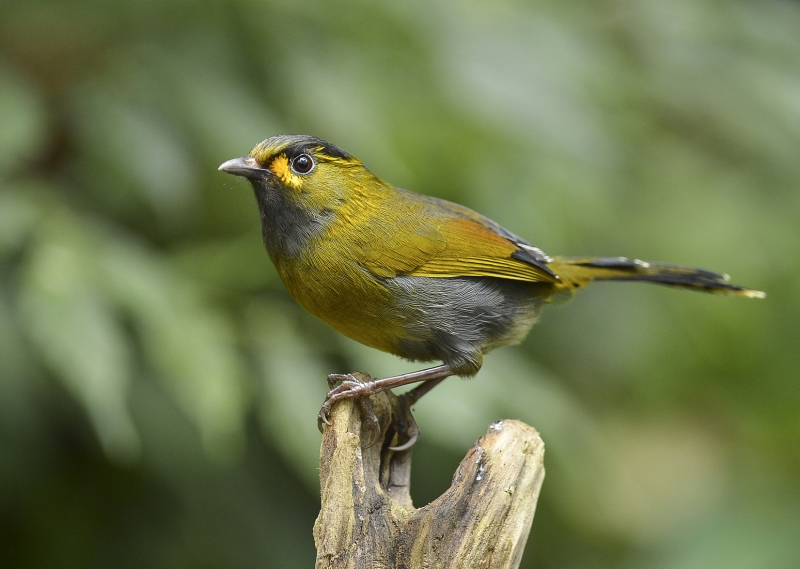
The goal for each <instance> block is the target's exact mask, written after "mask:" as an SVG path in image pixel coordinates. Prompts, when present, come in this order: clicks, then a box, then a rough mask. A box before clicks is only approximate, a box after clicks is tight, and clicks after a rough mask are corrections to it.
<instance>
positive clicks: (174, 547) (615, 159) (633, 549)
mask: <svg viewBox="0 0 800 569" xmlns="http://www.w3.org/2000/svg"><path fill="white" fill-rule="evenodd" d="M279 133H307V134H313V135H316V136H320V137H322V138H325V139H328V140H330V141H332V142H334V143H335V144H338V145H340V146H342V147H343V148H345V149H346V150H348V151H350V152H352V153H353V154H354V155H356V156H358V157H359V158H361V159H362V160H363V162H364V163H365V164H366V165H367V166H368V167H369V168H370V169H372V170H373V171H374V172H375V173H376V174H378V175H379V176H381V177H383V178H384V179H387V180H390V181H392V182H393V183H395V184H397V185H400V186H404V187H407V188H410V189H414V190H416V191H419V192H422V193H428V194H433V195H437V196H440V197H443V198H447V199H450V200H455V201H459V202H461V203H464V204H466V205H469V206H471V207H473V208H474V209H477V210H479V211H481V212H482V213H484V214H486V215H489V216H490V217H492V218H494V219H496V220H497V221H499V222H500V223H502V224H503V225H505V226H506V227H508V228H509V229H511V230H512V231H514V232H516V233H519V234H520V235H523V236H525V237H526V238H528V239H529V240H530V241H532V242H533V243H535V244H537V245H539V246H541V247H542V248H543V249H544V250H545V251H547V252H549V253H551V254H565V255H595V254H596V255H627V256H635V257H639V258H643V259H651V260H663V261H673V262H682V263H687V264H692V265H697V266H702V267H707V268H710V269H714V270H719V271H727V272H729V273H730V274H731V275H732V276H733V280H734V282H737V283H740V284H743V285H746V286H750V287H753V288H757V289H761V290H765V291H767V292H768V295H769V296H768V298H767V299H766V300H765V301H748V300H742V299H730V298H716V297H711V296H707V295H700V294H689V293H685V292H682V291H673V290H667V289H664V288H659V287H648V286H643V285H636V284H615V283H603V284H597V285H594V286H592V287H589V289H587V290H585V291H583V292H582V293H581V294H579V295H578V297H577V298H576V300H575V301H574V302H572V303H570V304H568V305H565V306H558V307H550V308H548V309H546V310H545V312H544V314H543V317H542V319H541V322H540V324H539V325H537V326H536V327H535V328H534V329H533V331H532V333H531V334H530V335H529V337H528V339H527V340H526V341H525V342H524V344H523V345H522V346H520V347H518V348H507V349H504V350H500V351H498V352H496V353H493V354H491V355H490V356H489V357H487V359H486V363H485V366H484V369H483V370H482V371H481V373H480V374H479V375H478V377H477V378H476V379H474V380H472V381H461V380H458V379H451V380H448V381H447V382H445V383H444V384H443V385H442V386H441V387H439V388H437V389H436V390H434V392H432V394H431V395H430V396H429V397H426V398H425V399H424V400H422V401H421V402H420V403H419V404H418V405H417V406H416V415H417V417H418V421H419V423H420V426H421V429H422V433H423V434H422V437H421V440H420V442H419V443H418V445H417V447H416V448H415V454H414V460H415V468H414V479H413V482H412V493H413V495H414V499H415V503H416V504H417V505H423V504H425V503H427V502H428V501H430V500H432V499H433V498H435V497H436V496H437V495H438V494H439V493H440V492H442V491H443V490H444V489H445V488H446V487H447V486H448V484H449V481H450V477H451V476H452V473H453V470H454V469H455V466H456V465H457V463H458V461H459V460H460V458H461V457H462V456H463V455H464V454H465V452H466V450H467V448H468V447H469V445H470V444H471V443H472V442H473V441H474V440H475V439H476V438H477V437H478V436H480V435H481V434H483V433H484V432H485V430H486V428H487V426H488V424H489V422H491V421H493V420H495V419H497V418H501V417H505V418H517V419H522V420H524V421H526V422H528V423H530V424H531V425H534V426H535V427H536V428H538V429H539V430H540V432H541V433H542V436H543V438H544V440H545V442H546V445H547V460H546V466H547V478H546V480H545V484H544V489H543V492H542V496H541V500H540V503H539V508H538V511H537V515H536V519H535V521H534V524H533V528H532V532H531V536H530V539H529V541H528V546H527V551H526V553H525V557H524V559H523V567H539V568H548V567H554V568H555V567H558V568H605V567H609V568H610V567H615V568H618V567H622V568H639V567H641V568H656V569H673V568H674V569H686V568H717V567H719V568H723V567H724V568H726V569H738V568H742V569H744V568H747V569H750V568H765V569H768V568H769V569H772V568H796V567H798V566H800V381H798V376H799V375H800V373H798V369H800V324H799V322H800V251H799V249H800V191H798V188H800V3H798V2H790V1H788V0H786V1H776V0H763V1H752V2H745V1H741V2H739V1H735V0H676V1H670V2H663V1H660V0H607V1H605V2H591V1H588V0H583V1H573V2H560V1H552V0H549V1H543V2H537V3H532V2H531V3H527V2H522V1H514V0H504V1H492V2H489V1H486V2H479V1H471V2H470V1H465V2H457V1H455V0H439V1H435V2H424V1H421V0H414V1H403V2H369V1H366V0H363V1H351V2H328V1H323V0H306V1H304V2H294V1H289V0H266V1H257V0H216V1H215V0H170V1H161V2H156V1H149V2H148V1H144V2H123V1H118V0H114V1H109V0H102V1H101V0H72V1H60V0H52V1H49V2H47V1H39V0H37V1H31V0H3V2H2V5H1V6H0V566H2V567H4V568H5V567H9V568H12V567H14V568H15V567H42V568H45V567H47V568H59V567H114V568H120V567H137V568H138V567H168V568H172V567H178V568H180V567H187V568H218V567H219V568H228V567H230V568H239V567H242V568H248V567H281V568H283V567H285V568H293V567H311V566H312V564H313V560H314V546H313V540H312V537H311V528H312V524H313V521H314V519H315V516H316V513H317V510H318V507H319V506H318V504H319V497H318V492H319V489H318V480H317V459H318V445H319V440H320V436H319V433H318V432H317V430H316V423H315V417H316V413H317V411H318V409H319V405H320V404H321V402H322V400H323V397H324V394H325V391H326V383H325V376H326V374H327V373H329V372H344V371H350V370H353V369H361V370H367V371H369V372H371V373H372V374H373V375H376V376H379V375H384V374H389V373H393V372H396V371H399V370H406V369H413V368H414V367H415V366H413V365H411V366H409V364H407V363H404V362H401V361H399V360H397V359H396V358H393V357H391V356H387V355H384V354H380V353H376V352H374V351H372V350H369V349H366V348H363V347H361V346H359V345H356V344H355V343H353V342H351V341H349V340H347V339H345V338H343V337H341V336H340V335H338V334H337V333H336V332H333V331H332V330H330V329H328V328H327V327H326V326H325V325H323V324H321V323H320V322H317V321H316V320H315V319H314V318H312V317H311V316H309V315H308V314H306V313H304V312H303V310H302V309H300V308H299V307H298V306H296V305H295V304H294V302H293V301H292V300H291V298H290V297H289V296H288V294H287V293H286V291H285V290H284V288H283V286H282V284H281V283H280V281H279V279H278V278H277V276H276V273H275V271H274V269H273V268H272V266H271V265H270V262H269V259H268V258H267V255H266V254H265V252H264V251H263V247H262V244H261V238H260V226H259V218H258V213H257V209H256V206H255V202H254V199H253V196H252V192H251V190H250V188H249V186H248V185H247V184H246V183H245V182H243V181H241V180H238V179H235V178H233V177H231V176H227V175H224V174H222V173H220V172H218V171H217V166H218V165H219V164H220V163H221V162H223V161H224V160H227V159H229V158H233V157H237V156H242V155H244V154H246V153H247V152H248V151H249V150H250V148H251V147H253V146H254V145H255V144H256V143H257V142H259V141H260V140H262V139H263V138H266V137H268V136H272V135H274V134H279Z"/></svg>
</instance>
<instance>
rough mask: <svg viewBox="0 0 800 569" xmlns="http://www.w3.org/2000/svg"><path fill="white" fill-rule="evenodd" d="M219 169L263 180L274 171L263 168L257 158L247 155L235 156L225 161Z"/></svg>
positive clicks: (235, 174)
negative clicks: (242, 156)
mask: <svg viewBox="0 0 800 569" xmlns="http://www.w3.org/2000/svg"><path fill="white" fill-rule="evenodd" d="M219 170H220V171H221V172H226V173H228V174H233V175H234V176H243V177H245V178H249V179H251V180H263V179H264V178H266V177H267V176H270V175H271V174H272V172H271V171H270V170H268V169H266V168H262V167H261V166H260V165H259V163H258V162H257V161H256V159H255V158H253V157H251V156H247V157H244V158H234V159H233V160H228V161H227V162H223V163H222V164H221V165H220V167H219Z"/></svg>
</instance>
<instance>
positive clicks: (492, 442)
mask: <svg viewBox="0 0 800 569" xmlns="http://www.w3.org/2000/svg"><path fill="white" fill-rule="evenodd" d="M371 401H372V406H373V409H374V411H375V414H376V415H377V417H378V420H379V423H380V438H379V439H378V442H377V443H376V444H374V445H372V446H370V447H368V448H364V445H362V437H361V433H362V420H361V412H360V409H359V406H358V404H354V403H353V401H352V400H348V401H343V402H340V403H338V404H337V405H336V406H335V407H334V409H333V414H332V420H331V423H332V424H331V425H330V426H329V427H327V428H326V430H325V434H324V436H323V439H322V448H321V450H320V482H321V487H322V510H321V511H320V514H319V517H318V518H317V521H316V523H315V524H314V542H315V543H316V546H317V563H316V567H317V569H344V568H348V569H362V568H373V567H374V568H380V569H400V568H403V569H406V568H408V569H411V568H414V569H417V568H440V567H442V568H451V567H452V568H456V567H458V568H465V567H469V568H491V569H502V568H512V567H518V566H519V562H520V560H521V557H522V552H523V549H524V548H525V541H526V540H527V537H528V533H529V531H530V527H531V522H532V521H533V514H534V511H535V509H536V501H537V499H538V497H539V490H540V488H541V486H542V480H543V479H544V467H543V459H544V443H543V442H542V439H541V438H540V437H539V434H538V433H537V432H536V430H535V429H533V428H532V427H529V426H528V425H525V424H524V423H521V422H519V421H499V422H497V423H494V424H492V425H491V426H490V427H489V430H488V431H487V433H486V435H484V436H483V437H481V438H480V439H478V441H476V442H475V444H474V445H473V446H472V448H471V449H470V450H469V452H468V453H467V456H466V457H465V458H464V460H462V461H461V464H460V465H459V466H458V470H456V473H455V475H454V476H453V484H452V485H451V486H450V488H449V489H448V490H447V491H446V492H445V493H444V494H442V495H441V496H440V497H439V498H437V499H436V500H434V501H433V502H431V503H430V504H428V505H427V506H425V507H423V508H419V509H414V507H413V505H412V503H411V495H410V493H409V486H410V484H409V483H410V479H411V450H406V451H399V452H398V451H393V450H391V449H390V448H389V447H390V446H397V445H399V444H401V443H403V442H405V439H406V438H407V433H408V432H413V431H414V430H415V429H416V425H415V424H414V419H413V418H412V417H411V414H410V412H408V410H407V409H406V408H405V407H404V406H403V405H402V404H400V402H399V400H398V398H397V397H396V396H395V395H394V394H392V393H391V392H384V393H380V394H378V395H374V396H372V397H371ZM365 431H367V429H366V428H365ZM400 437H402V438H403V440H398V439H399V438H400ZM372 438H373V436H372V434H370V433H369V432H365V434H364V440H365V441H370V439H372ZM366 444H368V442H367V443H366Z"/></svg>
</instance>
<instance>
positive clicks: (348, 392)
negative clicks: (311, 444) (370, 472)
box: [317, 371, 383, 447]
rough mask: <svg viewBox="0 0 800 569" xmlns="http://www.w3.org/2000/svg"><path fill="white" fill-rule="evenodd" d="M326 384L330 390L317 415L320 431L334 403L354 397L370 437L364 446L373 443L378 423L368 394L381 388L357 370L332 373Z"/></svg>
mask: <svg viewBox="0 0 800 569" xmlns="http://www.w3.org/2000/svg"><path fill="white" fill-rule="evenodd" d="M337 384H338V385H337ZM328 385H329V386H330V388H331V390H330V391H328V395H327V396H326V398H325V402H324V403H323V404H322V408H321V409H320V410H319V415H317V427H318V428H319V430H320V432H322V429H323V425H329V424H330V421H329V420H328V418H329V417H330V413H331V408H332V407H333V405H334V403H336V402H337V401H341V400H342V399H353V398H355V399H357V400H358V404H359V406H360V407H361V415H362V420H363V424H364V426H366V427H367V430H368V431H369V432H370V438H369V440H368V444H367V445H366V446H367V447H370V446H372V445H374V444H375V443H376V442H377V441H378V438H379V437H380V423H379V422H378V417H376V416H375V412H374V411H373V410H372V404H371V403H370V401H369V396H370V395H372V394H373V393H377V392H379V391H383V390H382V389H376V385H375V382H374V380H373V379H372V377H370V375H369V374H366V373H361V372H358V371H356V372H353V373H346V374H341V373H332V374H330V375H329V376H328Z"/></svg>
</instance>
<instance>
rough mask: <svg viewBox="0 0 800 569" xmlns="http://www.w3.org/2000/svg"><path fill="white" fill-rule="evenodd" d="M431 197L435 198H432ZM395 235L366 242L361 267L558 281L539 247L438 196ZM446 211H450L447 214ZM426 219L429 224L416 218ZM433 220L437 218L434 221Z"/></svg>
mask: <svg viewBox="0 0 800 569" xmlns="http://www.w3.org/2000/svg"><path fill="white" fill-rule="evenodd" d="M431 199H432V200H433V198H431ZM429 206H430V207H431V208H432V209H433V211H431V212H425V213H428V214H432V215H423V216H419V215H417V216H411V217H410V221H409V224H407V225H405V226H401V228H400V230H399V231H397V232H395V233H394V234H393V235H392V236H391V238H389V239H385V240H379V241H377V242H375V243H374V244H371V245H367V246H366V248H365V250H364V256H363V257H362V259H363V261H362V265H363V266H364V267H365V268H366V269H367V270H369V271H370V272H371V273H372V274H374V275H376V276H380V277H393V276H395V275H410V276H419V277H435V278H441V277H496V278H503V279H511V280H518V281H527V282H558V280H559V279H558V277H557V276H556V275H555V273H553V272H552V270H551V269H550V268H549V267H548V266H547V263H548V262H549V261H550V260H551V259H550V258H549V257H547V256H546V255H545V254H544V253H542V252H541V250H539V249H537V248H536V247H533V246H531V245H529V244H528V243H526V242H525V241H523V240H522V239H519V238H517V237H516V236H515V235H513V234H512V233H510V232H508V231H506V230H505V229H503V228H502V227H500V226H499V225H497V224H496V223H494V222H493V221H491V220H489V219H488V218H485V217H483V216H481V215H479V214H477V213H475V212H473V211H472V210H470V209H468V208H466V207H464V206H459V205H457V204H451V203H450V202H444V201H443V200H436V201H435V202H434V201H431V202H429ZM443 210H444V212H446V213H447V214H446V215H444V214H443ZM420 219H425V220H427V221H426V222H425V223H422V224H421V223H419V221H418V220H420ZM431 220H435V221H431Z"/></svg>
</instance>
